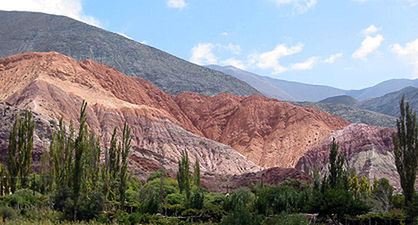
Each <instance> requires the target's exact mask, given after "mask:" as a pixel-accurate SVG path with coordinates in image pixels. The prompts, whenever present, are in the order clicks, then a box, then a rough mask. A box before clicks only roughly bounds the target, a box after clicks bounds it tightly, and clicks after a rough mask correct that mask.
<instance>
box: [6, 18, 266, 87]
mask: <svg viewBox="0 0 418 225" xmlns="http://www.w3.org/2000/svg"><path fill="white" fill-rule="evenodd" d="M0 21H1V23H0V57H6V56H10V55H15V54H19V53H24V52H50V51H55V52H59V53H61V54H64V55H67V56H70V57H72V58H74V59H76V60H78V61H80V60H86V59H92V60H94V61H96V62H100V63H104V64H106V65H109V66H111V67H114V68H116V69H117V70H119V71H121V72H122V73H124V74H127V75H129V76H132V77H140V78H143V79H146V80H148V81H150V82H152V83H153V84H155V85H157V86H158V87H159V88H160V89H162V90H164V91H165V92H167V93H171V94H178V93H182V92H193V93H199V94H205V95H216V94H220V93H230V94H235V95H252V94H259V92H258V91H257V90H256V89H254V88H253V87H251V86H249V85H248V84H247V83H245V82H242V81H241V80H239V79H236V78H235V77H232V76H230V75H226V74H224V73H222V72H219V71H215V70H211V69H208V68H206V67H202V66H198V65H196V64H193V63H190V62H187V61H185V60H183V59H180V58H177V57H175V56H173V55H170V54H168V53H166V52H163V51H160V50H158V49H156V48H153V47H150V46H148V45H144V44H141V43H139V42H136V41H133V40H131V39H128V38H126V37H123V36H121V35H119V34H116V33H112V32H109V31H106V30H103V29H100V28H97V27H94V26H90V25H88V24H85V23H82V22H79V21H77V20H74V19H71V18H68V17H65V16H56V15H49V14H44V13H35V12H16V11H13V12H9V11H0ZM173 41H174V40H173Z"/></svg>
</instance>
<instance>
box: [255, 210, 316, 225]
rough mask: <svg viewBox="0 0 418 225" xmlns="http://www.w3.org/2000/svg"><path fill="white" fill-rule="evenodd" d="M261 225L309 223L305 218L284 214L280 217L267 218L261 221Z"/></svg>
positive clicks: (303, 224)
mask: <svg viewBox="0 0 418 225" xmlns="http://www.w3.org/2000/svg"><path fill="white" fill-rule="evenodd" d="M262 224H263V225H276V224H280V225H308V224H309V221H308V219H307V218H306V217H303V216H301V215H297V214H295V215H291V214H286V213H281V214H280V215H277V216H274V217H271V218H267V219H265V220H264V221H263V223H262Z"/></svg>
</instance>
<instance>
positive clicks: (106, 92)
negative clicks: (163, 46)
mask: <svg viewBox="0 0 418 225" xmlns="http://www.w3.org/2000/svg"><path fill="white" fill-rule="evenodd" d="M0 19H1V21H2V23H0V57H4V58H1V59H0V113H2V117H1V118H0V124H1V127H0V154H2V155H3V156H4V155H5V154H6V152H7V144H8V138H7V137H8V132H9V129H10V127H12V124H13V120H14V118H15V117H14V116H15V115H16V114H22V113H23V112H24V110H25V109H29V110H31V111H32V112H33V113H34V118H35V122H36V123H35V124H36V125H35V140H34V142H35V151H34V154H33V160H34V163H35V170H36V165H38V164H39V159H40V155H41V154H42V152H43V151H44V150H45V149H47V148H48V144H49V141H50V139H49V138H50V134H51V130H53V129H54V128H55V126H56V121H57V120H59V119H60V118H61V117H62V118H63V120H64V122H65V124H67V125H68V124H70V122H71V121H77V119H78V115H79V109H80V106H81V103H82V102H83V101H86V102H87V103H88V107H87V115H88V116H87V124H88V126H89V128H90V129H91V130H93V131H94V132H95V133H96V134H98V136H100V138H101V140H102V143H101V144H102V146H103V147H106V145H107V142H108V140H109V139H110V136H111V133H112V131H113V128H114V127H121V126H122V125H123V124H124V122H125V121H126V122H127V123H128V124H129V126H130V127H131V129H132V136H133V140H132V151H131V153H130V155H129V166H130V168H131V169H132V170H133V171H134V173H135V175H136V176H138V177H139V178H141V179H146V177H147V176H148V175H149V174H150V173H151V172H153V171H156V170H158V169H161V168H162V169H164V170H166V171H167V173H168V175H169V176H172V177H174V176H175V174H176V173H177V164H178V159H179V158H180V156H181V153H182V152H184V151H186V152H188V154H189V156H190V161H191V163H194V162H195V161H196V160H199V162H200V169H201V172H202V184H204V186H205V187H207V188H209V189H210V190H215V191H221V192H222V191H225V190H226V191H227V190H228V189H229V188H231V187H235V188H237V187H239V186H250V185H251V183H254V182H255V181H258V180H260V179H261V180H263V181H265V182H266V183H270V184H277V183H278V182H281V181H283V180H284V179H288V178H298V179H309V176H308V175H307V174H306V173H304V172H303V171H305V172H309V170H310V169H312V167H318V168H320V169H322V168H326V167H327V166H326V164H327V163H328V162H327V157H326V156H327V153H328V148H329V145H330V141H331V140H332V139H333V138H336V139H337V140H338V142H339V143H340V144H341V149H342V150H343V151H345V152H346V153H347V155H346V156H347V165H348V166H349V167H350V168H352V169H354V170H356V172H358V173H360V174H364V175H366V176H367V177H369V178H370V179H371V178H374V177H376V178H381V177H386V178H388V179H390V182H391V184H392V185H395V186H396V187H397V188H398V187H399V178H398V176H397V174H396V172H395V170H394V169H393V168H395V166H394V160H393V157H394V156H393V143H392V135H393V132H394V131H395V130H394V129H393V128H391V127H394V124H395V120H396V119H395V117H393V116H396V115H397V111H396V108H397V106H398V103H397V102H399V99H400V97H401V96H402V95H403V94H405V95H406V96H407V100H409V101H410V102H411V105H412V106H413V107H414V109H415V106H416V103H415V99H416V98H417V96H416V89H417V88H414V87H413V86H415V85H416V84H415V83H416V82H415V80H406V79H404V80H392V81H387V82H382V83H380V84H378V85H376V86H374V87H371V88H366V89H362V90H342V89H337V88H333V87H329V86H319V85H309V84H302V83H297V82H290V81H284V80H277V79H273V78H269V77H262V76H259V75H256V74H253V73H249V72H247V71H243V70H239V69H237V68H234V67H219V66H209V67H210V68H206V67H201V66H198V65H195V64H192V63H189V62H187V61H185V60H182V59H180V58H177V57H175V56H172V55H170V54H168V53H165V52H163V51H160V50H158V49H155V48H153V47H150V46H147V45H143V44H141V43H138V42H135V41H133V40H130V39H128V38H125V37H122V36H120V35H118V34H115V33H112V32H108V31H105V30H103V29H100V28H97V27H93V26H90V25H87V24H84V23H82V22H79V21H76V20H73V19H70V18H67V17H63V16H55V15H48V14H43V13H31V12H5V11H0ZM32 51H37V52H32ZM218 70H221V71H218ZM229 74H230V75H229ZM246 82H247V83H248V84H247V83H246ZM392 84H393V85H392ZM250 85H251V86H250ZM405 85H406V86H412V87H408V88H405V87H406V86H405ZM402 88H404V89H402ZM399 89H402V90H400V91H399ZM394 91H395V92H394ZM260 93H263V94H264V95H265V96H263V95H260ZM283 100H286V101H283ZM301 100H304V101H310V102H295V101H301ZM320 100H323V101H322V102H316V101H320ZM290 101H291V102H290ZM313 101H315V102H313ZM394 102H396V104H394ZM360 108H362V109H360ZM371 110H373V111H371ZM374 111H377V112H374ZM378 112H381V113H378ZM382 113H386V114H388V115H384V114H382ZM389 115H393V116H389ZM75 123H76V122H75ZM358 123H366V124H358ZM118 132H120V131H118ZM2 158H4V157H2ZM37 163H38V164H37ZM225 185H226V186H225Z"/></svg>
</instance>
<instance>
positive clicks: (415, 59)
mask: <svg viewBox="0 0 418 225" xmlns="http://www.w3.org/2000/svg"><path fill="white" fill-rule="evenodd" d="M391 50H392V51H393V52H394V53H396V54H397V55H398V56H399V57H401V58H402V59H404V60H405V61H406V62H407V63H409V64H411V65H413V66H414V67H415V71H416V73H418V38H417V39H416V40H415V41H411V42H409V43H406V44H405V47H402V45H400V44H394V45H393V46H392V47H391Z"/></svg>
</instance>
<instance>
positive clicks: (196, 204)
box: [190, 190, 205, 209]
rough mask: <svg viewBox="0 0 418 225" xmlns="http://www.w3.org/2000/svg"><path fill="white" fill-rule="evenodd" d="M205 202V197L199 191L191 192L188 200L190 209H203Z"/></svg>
mask: <svg viewBox="0 0 418 225" xmlns="http://www.w3.org/2000/svg"><path fill="white" fill-rule="evenodd" d="M204 201H205V195H204V194H203V192H202V191H201V190H196V191H194V192H193V194H192V196H191V198H190V208H192V209H203V205H204Z"/></svg>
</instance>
